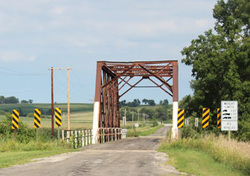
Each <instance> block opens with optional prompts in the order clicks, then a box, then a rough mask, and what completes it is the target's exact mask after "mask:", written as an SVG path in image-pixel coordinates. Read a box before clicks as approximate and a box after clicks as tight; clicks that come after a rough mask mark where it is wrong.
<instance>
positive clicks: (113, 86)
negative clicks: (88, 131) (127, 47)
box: [93, 60, 178, 142]
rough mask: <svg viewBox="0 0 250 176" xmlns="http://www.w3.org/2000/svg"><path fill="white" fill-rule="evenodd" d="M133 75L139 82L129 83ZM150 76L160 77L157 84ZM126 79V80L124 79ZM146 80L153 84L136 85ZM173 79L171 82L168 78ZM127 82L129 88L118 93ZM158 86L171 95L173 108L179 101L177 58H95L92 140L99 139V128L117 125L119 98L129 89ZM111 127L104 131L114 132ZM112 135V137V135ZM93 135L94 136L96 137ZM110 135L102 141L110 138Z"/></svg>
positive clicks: (118, 124) (118, 125)
mask: <svg viewBox="0 0 250 176" xmlns="http://www.w3.org/2000/svg"><path fill="white" fill-rule="evenodd" d="M133 77H140V79H139V81H137V82H136V83H134V84H131V83H130V81H131V79H132V78H133ZM151 77H155V78H156V79H157V80H159V83H157V82H158V81H157V82H156V81H154V80H153V79H152V78H151ZM127 78H128V79H127ZM144 79H149V80H150V81H151V82H153V83H154V84H155V85H156V86H138V84H139V83H140V82H141V81H142V80H144ZM171 79H173V81H172V85H171V83H169V81H170V80H171ZM125 85H128V86H129V88H128V89H127V90H125V91H124V92H123V93H122V94H121V95H119V92H120V91H121V90H122V88H124V86H125ZM135 87H136V88H139V87H143V88H146V87H147V88H148V87H150V88H151V87H159V88H160V89H162V90H163V91H164V92H166V93H167V94H168V95H170V96H172V97H173V102H174V103H173V104H174V107H175V109H176V107H178V104H177V106H176V101H178V61H176V60H171V61H169V60H166V61H136V62H107V61H98V62H97V71H96V89H95V105H94V120H93V140H96V141H99V142H100V141H101V138H98V139H97V137H96V136H100V135H98V134H97V133H101V131H100V130H99V129H100V128H114V127H115V128H119V127H120V117H119V98H120V97H122V96H123V95H125V94H126V93H127V92H129V91H130V90H131V89H132V88H135ZM113 132H114V131H113V130H111V131H110V130H108V131H107V130H106V131H104V133H113ZM111 136H113V135H112V134H111ZM95 137H96V138H95ZM110 139H111V138H110V137H108V136H107V137H105V135H104V138H103V140H105V141H109V140H110Z"/></svg>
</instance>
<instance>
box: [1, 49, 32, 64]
mask: <svg viewBox="0 0 250 176" xmlns="http://www.w3.org/2000/svg"><path fill="white" fill-rule="evenodd" d="M35 59H36V56H27V55H24V54H22V53H21V52H20V51H10V50H9V51H1V52H0V61H3V62H21V61H25V62H33V61H34V60H35Z"/></svg>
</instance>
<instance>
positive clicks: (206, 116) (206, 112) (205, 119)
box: [201, 108, 210, 128]
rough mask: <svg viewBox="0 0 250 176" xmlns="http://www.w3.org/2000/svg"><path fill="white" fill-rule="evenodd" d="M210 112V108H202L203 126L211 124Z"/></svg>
mask: <svg viewBox="0 0 250 176" xmlns="http://www.w3.org/2000/svg"><path fill="white" fill-rule="evenodd" d="M209 112H210V109H208V108H203V109H202V122H201V124H202V128H207V127H208V125H209V117H210V116H209Z"/></svg>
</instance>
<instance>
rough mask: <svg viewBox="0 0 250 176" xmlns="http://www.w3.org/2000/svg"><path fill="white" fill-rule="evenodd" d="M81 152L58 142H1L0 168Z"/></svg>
mask: <svg viewBox="0 0 250 176" xmlns="http://www.w3.org/2000/svg"><path fill="white" fill-rule="evenodd" d="M73 151H79V150H76V149H70V145H68V144H61V145H60V147H58V146H57V142H56V141H55V142H41V141H30V142H28V143H24V142H18V141H15V140H13V139H2V140H0V168H3V167H9V166H12V165H16V164H23V163H27V162H31V161H32V159H34V158H42V157H48V156H52V155H57V154H61V153H66V152H73Z"/></svg>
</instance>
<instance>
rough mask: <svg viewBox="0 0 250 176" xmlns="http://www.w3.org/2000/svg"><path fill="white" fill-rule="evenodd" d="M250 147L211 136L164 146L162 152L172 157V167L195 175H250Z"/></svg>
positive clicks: (221, 137)
mask: <svg viewBox="0 0 250 176" xmlns="http://www.w3.org/2000/svg"><path fill="white" fill-rule="evenodd" d="M249 150H250V144H249V143H244V142H237V141H234V140H231V141H228V140H227V139H225V138H224V137H223V136H220V137H215V136H214V135H209V136H206V137H204V138H200V139H193V138H188V139H180V140H178V141H174V142H169V141H168V142H167V141H166V142H164V143H163V144H162V145H161V146H160V148H159V151H161V152H165V153H167V154H168V155H169V156H170V163H171V165H173V166H175V167H176V168H177V169H178V170H180V171H183V172H188V173H190V174H195V175H202V176H203V175H206V176H207V175H211V176H212V175H213V176H214V175H215V176H216V175H218V176H223V175H225V176H230V175H236V176H237V175H240V176H241V175H250V151H249Z"/></svg>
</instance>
